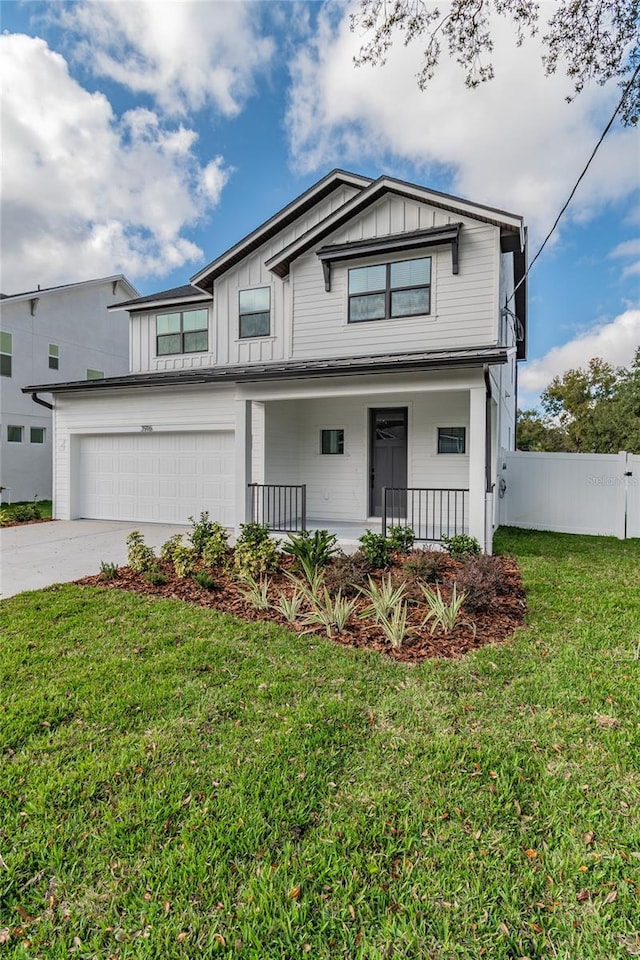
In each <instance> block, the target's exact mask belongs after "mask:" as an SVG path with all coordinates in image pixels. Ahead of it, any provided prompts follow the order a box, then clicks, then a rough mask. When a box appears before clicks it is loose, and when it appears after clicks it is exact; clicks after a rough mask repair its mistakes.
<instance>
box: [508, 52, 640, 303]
mask: <svg viewBox="0 0 640 960" xmlns="http://www.w3.org/2000/svg"><path fill="white" fill-rule="evenodd" d="M639 73H640V63H639V64H638V66H637V67H636V69H635V70H634V72H633V76H632V77H631V80H629V83H628V84H627V85H626V87H625V88H624V91H623V93H622V96H621V97H620V100H619V102H618V106H617V107H616V108H615V110H614V111H613V113H612V115H611V119H610V120H609V122H608V124H607V125H606V127H605V128H604V130H603V131H602V135H601V137H600V139H599V140H598V142H597V143H596V145H595V147H594V148H593V151H592V153H591V156H590V157H589V159H588V160H587V163H586V166H585V168H584V170H583V171H582V173H581V174H580V176H579V177H578V179H577V180H576V182H575V184H574V187H573V190H572V191H571V193H570V194H569V196H568V198H567V201H566V203H565V204H564V206H563V208H562V210H561V211H560V213H559V214H558V216H557V217H556V219H555V223H554V224H553V226H552V227H551V230H549V233H548V234H547V235H546V237H545V238H544V240H543V241H542V246H541V247H540V249H539V250H538V252H537V253H536V255H535V257H534V258H533V260H532V261H531V263H530V264H529V266H528V267H527V269H526V272H525V275H524V276H523V277H522V278H521V279H520V280H519V281H518V283H517V284H516V286H515V287H514V288H513V293H512V294H511V296H510V297H509V299H508V300H507V302H506V304H505V306H508V305H509V303H510V302H511V301H512V300H513V298H514V297H515V295H516V291H517V290H518V288H519V287H520V286H522V284H523V283H524V282H525V280H526V279H527V277H528V276H529V273H530V271H531V268H532V267H533V265H534V263H535V262H536V260H537V259H538V257H539V256H540V254H541V253H542V251H543V250H544V248H545V247H546V245H547V242H548V241H549V240H550V239H551V237H552V235H553V233H554V231H555V229H556V227H557V226H558V224H559V223H560V220H561V218H562V215H563V214H564V212H565V210H566V209H567V207H568V206H569V204H570V203H571V201H572V200H573V198H574V196H575V192H576V190H577V189H578V187H579V186H580V181H581V180H582V178H583V177H584V175H585V174H586V172H587V170H588V169H589V167H590V166H591V161H592V160H593V158H594V157H595V155H596V153H597V152H598V149H599V147H600V144H601V143H602V141H603V140H604V138H605V137H606V135H607V134H608V133H609V130H610V129H611V127H612V125H613V121H614V120H615V118H616V117H617V115H618V113H619V112H620V108H621V106H622V104H623V103H624V101H625V98H626V96H627V94H628V93H629V90H630V89H631V87H632V86H633V84H634V82H635V79H636V77H637V76H638V74H639Z"/></svg>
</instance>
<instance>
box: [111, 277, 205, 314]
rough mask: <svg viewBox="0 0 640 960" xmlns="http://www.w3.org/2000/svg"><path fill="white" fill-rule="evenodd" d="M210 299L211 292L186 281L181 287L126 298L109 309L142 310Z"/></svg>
mask: <svg viewBox="0 0 640 960" xmlns="http://www.w3.org/2000/svg"><path fill="white" fill-rule="evenodd" d="M200 300H202V301H209V300H211V294H209V293H205V291H204V290H199V289H198V287H194V286H192V285H191V284H190V283H185V284H183V285H182V286H181V287H172V288H171V289H170V290H160V291H159V292H158V293H149V294H147V296H145V297H136V298H135V299H134V300H124V301H122V302H121V303H116V304H114V305H113V306H112V307H109V310H123V309H126V310H129V311H130V312H133V311H135V310H141V309H143V308H145V309H148V308H149V307H154V306H163V307H168V306H170V305H171V304H172V303H192V302H194V301H200Z"/></svg>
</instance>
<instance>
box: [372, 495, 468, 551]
mask: <svg viewBox="0 0 640 960" xmlns="http://www.w3.org/2000/svg"><path fill="white" fill-rule="evenodd" d="M394 526H407V527H411V529H412V530H413V532H414V533H415V535H416V540H429V541H438V540H442V538H443V537H455V536H457V535H458V534H459V533H468V528H469V491H468V490H464V489H461V488H459V489H453V490H440V489H431V488H430V489H422V488H417V487H384V489H383V491H382V533H383V535H384V536H386V535H387V532H388V529H389V527H394Z"/></svg>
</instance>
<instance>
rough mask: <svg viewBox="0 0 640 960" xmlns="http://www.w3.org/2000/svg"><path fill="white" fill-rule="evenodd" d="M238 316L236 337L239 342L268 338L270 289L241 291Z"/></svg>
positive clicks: (261, 288)
mask: <svg viewBox="0 0 640 960" xmlns="http://www.w3.org/2000/svg"><path fill="white" fill-rule="evenodd" d="M239 316H240V320H239V324H238V335H239V337H240V339H241V340H245V339H246V338H248V337H268V336H269V334H270V333H271V288H270V287H257V288H256V289H255V290H241V291H240V300H239Z"/></svg>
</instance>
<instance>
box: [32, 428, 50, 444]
mask: <svg viewBox="0 0 640 960" xmlns="http://www.w3.org/2000/svg"><path fill="white" fill-rule="evenodd" d="M46 436H47V431H46V429H45V428H44V427H31V430H30V431H29V440H30V441H31V443H44V441H45V439H46Z"/></svg>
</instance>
